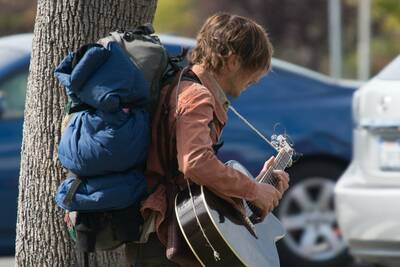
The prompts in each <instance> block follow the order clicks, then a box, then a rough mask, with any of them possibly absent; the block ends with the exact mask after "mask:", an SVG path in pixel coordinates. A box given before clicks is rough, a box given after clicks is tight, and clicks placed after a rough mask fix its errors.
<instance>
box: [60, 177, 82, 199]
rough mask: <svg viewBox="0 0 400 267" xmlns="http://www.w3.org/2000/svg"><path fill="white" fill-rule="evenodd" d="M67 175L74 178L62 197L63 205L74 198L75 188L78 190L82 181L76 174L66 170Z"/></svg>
mask: <svg viewBox="0 0 400 267" xmlns="http://www.w3.org/2000/svg"><path fill="white" fill-rule="evenodd" d="M67 176H75V180H74V181H73V182H72V185H71V187H70V188H69V190H68V192H67V194H66V195H65V198H64V201H63V203H64V205H66V206H70V205H71V202H72V200H73V199H74V195H75V193H76V190H78V188H79V186H80V185H81V183H82V180H81V179H80V178H79V177H78V176H77V175H75V174H73V173H72V172H68V175H67Z"/></svg>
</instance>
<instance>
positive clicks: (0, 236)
mask: <svg viewBox="0 0 400 267" xmlns="http://www.w3.org/2000/svg"><path fill="white" fill-rule="evenodd" d="M27 76H28V70H26V69H20V70H17V71H14V72H13V73H12V74H9V75H7V77H3V79H0V203H1V205H0V207H1V208H0V212H1V214H2V215H1V217H2V218H1V220H0V254H8V253H12V251H13V249H14V242H15V224H16V215H17V196H18V176H19V166H20V151H21V143H22V123H23V111H24V102H25V92H26V84H27Z"/></svg>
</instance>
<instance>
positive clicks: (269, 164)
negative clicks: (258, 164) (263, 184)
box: [262, 156, 275, 171]
mask: <svg viewBox="0 0 400 267" xmlns="http://www.w3.org/2000/svg"><path fill="white" fill-rule="evenodd" d="M274 160H275V157H274V156H272V157H270V158H269V159H268V160H267V161H266V162H265V163H264V166H263V169H262V171H266V170H268V168H269V167H270V166H271V165H272V164H273V163H274Z"/></svg>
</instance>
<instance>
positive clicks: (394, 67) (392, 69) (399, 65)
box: [377, 55, 400, 80]
mask: <svg viewBox="0 0 400 267" xmlns="http://www.w3.org/2000/svg"><path fill="white" fill-rule="evenodd" d="M377 78H378V79H381V80H400V55H399V56H397V58H396V59H395V60H393V61H392V62H391V63H390V64H389V65H388V66H387V67H385V68H384V69H383V70H382V71H381V72H380V73H379V74H378V76H377Z"/></svg>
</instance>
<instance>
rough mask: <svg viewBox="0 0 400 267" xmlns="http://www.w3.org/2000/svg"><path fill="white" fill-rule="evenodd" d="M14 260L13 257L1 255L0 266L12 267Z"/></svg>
mask: <svg viewBox="0 0 400 267" xmlns="http://www.w3.org/2000/svg"><path fill="white" fill-rule="evenodd" d="M14 265H15V260H14V257H1V258H0V267H14Z"/></svg>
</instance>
